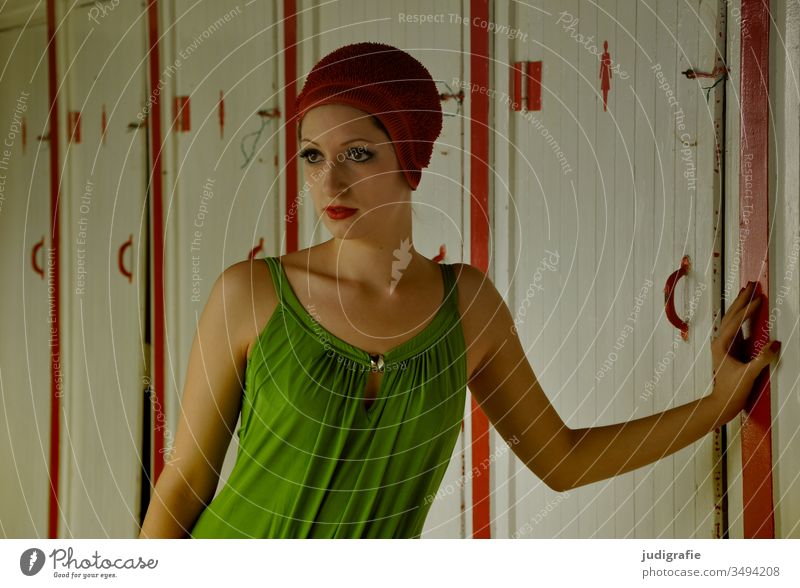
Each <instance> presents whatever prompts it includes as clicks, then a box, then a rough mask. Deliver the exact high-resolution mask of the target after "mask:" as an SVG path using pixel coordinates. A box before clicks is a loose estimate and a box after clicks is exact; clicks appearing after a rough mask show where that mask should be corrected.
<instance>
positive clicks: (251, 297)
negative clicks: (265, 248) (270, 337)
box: [209, 258, 278, 357]
mask: <svg viewBox="0 0 800 588" xmlns="http://www.w3.org/2000/svg"><path fill="white" fill-rule="evenodd" d="M213 299H216V301H213ZM211 303H214V304H217V305H220V306H221V307H222V308H224V311H225V316H226V317H227V320H228V324H229V325H230V331H229V332H230V333H231V340H232V341H235V343H236V344H237V346H239V347H240V348H241V349H243V350H245V352H246V357H249V356H250V347H251V345H252V343H253V342H254V340H255V339H256V338H257V337H258V335H259V334H260V333H261V331H262V330H263V329H264V327H265V326H266V325H267V322H268V321H269V317H270V316H271V315H272V312H273V311H274V310H275V307H276V306H277V304H278V297H277V294H276V292H275V289H274V287H273V285H272V278H271V276H270V273H269V267H268V266H267V263H266V262H265V261H264V259H263V258H258V259H246V260H243V261H238V262H236V263H233V264H231V265H229V266H228V267H227V268H225V270H224V271H223V272H222V273H221V274H220V275H219V277H218V278H217V280H216V282H215V284H214V287H213V289H212V293H211V295H210V297H209V304H211Z"/></svg>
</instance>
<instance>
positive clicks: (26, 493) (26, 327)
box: [0, 14, 53, 538]
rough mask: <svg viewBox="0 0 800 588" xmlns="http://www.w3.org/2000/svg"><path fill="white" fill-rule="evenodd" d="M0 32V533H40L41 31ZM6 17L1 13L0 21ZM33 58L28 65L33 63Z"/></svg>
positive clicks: (45, 388)
mask: <svg viewBox="0 0 800 588" xmlns="http://www.w3.org/2000/svg"><path fill="white" fill-rule="evenodd" d="M25 16H26V18H25V19H24V20H22V22H19V23H15V26H10V25H9V28H5V27H3V28H4V30H2V31H0V55H2V56H4V59H1V60H0V87H2V91H1V92H0V116H1V117H2V125H1V126H0V238H2V247H0V272H2V275H3V276H5V277H6V281H5V288H4V293H3V294H4V295H3V303H2V304H0V325H2V337H0V399H1V400H2V402H0V438H2V439H3V442H2V443H0V468H2V471H3V472H4V476H3V482H2V483H0V537H5V538H14V537H47V536H48V503H49V498H50V473H49V472H50V395H51V390H50V327H51V324H50V323H49V322H48V320H47V319H48V317H49V316H51V315H50V314H49V312H50V310H51V309H52V307H51V305H50V302H52V297H51V296H49V295H48V271H50V272H51V273H52V258H51V255H50V253H51V252H52V250H53V249H52V232H51V231H50V150H49V144H48V142H47V141H46V140H43V139H42V137H43V136H46V135H47V133H48V122H47V120H48V119H47V117H48V107H49V97H48V90H47V67H46V62H47V60H46V54H47V30H46V28H45V25H44V20H43V15H40V16H39V18H36V19H35V21H34V22H32V23H28V24H27V26H26V25H25V21H26V20H27V14H26V15H25ZM0 23H2V24H3V25H8V24H9V23H7V22H6V21H5V20H2V21H0ZM37 65H38V67H37Z"/></svg>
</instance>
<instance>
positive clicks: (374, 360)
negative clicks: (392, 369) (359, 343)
mask: <svg viewBox="0 0 800 588" xmlns="http://www.w3.org/2000/svg"><path fill="white" fill-rule="evenodd" d="M369 363H370V367H371V368H372V371H373V372H382V371H383V365H384V364H383V354H382V353H375V354H373V353H370V354H369Z"/></svg>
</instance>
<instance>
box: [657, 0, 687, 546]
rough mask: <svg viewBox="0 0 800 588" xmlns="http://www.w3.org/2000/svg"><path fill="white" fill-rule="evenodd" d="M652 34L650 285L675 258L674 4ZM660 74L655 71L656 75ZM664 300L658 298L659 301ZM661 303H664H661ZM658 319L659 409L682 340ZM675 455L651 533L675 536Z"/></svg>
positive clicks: (666, 399)
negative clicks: (654, 44)
mask: <svg viewBox="0 0 800 588" xmlns="http://www.w3.org/2000/svg"><path fill="white" fill-rule="evenodd" d="M656 6H657V8H656V9H657V17H658V19H659V26H658V30H657V31H656V36H657V53H656V56H657V62H656V64H655V65H656V66H658V69H657V70H656V83H657V85H658V86H659V89H658V90H657V98H656V108H655V115H654V116H655V131H656V191H655V201H656V209H655V224H654V232H655V238H656V256H657V257H656V263H655V268H656V271H655V277H656V279H655V285H654V286H655V287H656V288H659V289H662V288H663V284H664V281H665V280H666V278H667V276H669V275H670V274H671V273H672V272H673V271H675V269H677V267H678V266H677V262H676V260H675V253H674V250H673V240H674V239H673V227H674V226H675V218H674V215H675V206H674V194H675V159H676V149H677V144H676V139H675V122H674V120H673V117H674V114H673V107H672V106H671V105H670V104H669V102H668V98H667V95H666V88H669V89H671V90H672V92H677V78H676V76H677V63H676V55H675V46H676V36H675V32H676V31H677V21H678V14H677V6H676V5H675V4H672V3H659V4H657V5H656ZM659 74H660V75H659ZM662 304H663V302H662ZM662 309H663V306H662ZM656 316H657V317H658V321H657V323H656V332H655V370H654V372H655V373H656V374H658V385H657V386H656V389H655V396H654V399H653V400H654V406H653V408H654V410H655V412H662V411H664V410H666V409H668V408H671V407H672V406H673V405H674V402H673V398H672V395H673V394H672V391H673V390H674V385H675V381H674V373H675V367H674V357H675V353H676V349H677V347H678V346H679V345H681V344H682V341H681V338H680V334H679V333H677V331H676V330H675V328H674V327H673V326H672V325H671V324H669V322H668V321H667V320H666V318H665V316H664V314H663V310H662V312H661V313H660V314H656ZM673 462H674V455H669V456H667V457H665V458H663V459H661V460H659V461H658V462H657V463H656V465H655V472H654V482H655V489H656V493H655V497H654V498H655V513H654V514H655V537H659V538H661V537H668V538H671V537H674V536H675V535H674V531H673V515H674V508H673V503H674V481H675V471H674V469H673Z"/></svg>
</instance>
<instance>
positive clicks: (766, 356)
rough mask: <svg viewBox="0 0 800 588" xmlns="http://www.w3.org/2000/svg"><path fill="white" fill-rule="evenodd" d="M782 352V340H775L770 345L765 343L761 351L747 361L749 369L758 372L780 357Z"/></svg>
mask: <svg viewBox="0 0 800 588" xmlns="http://www.w3.org/2000/svg"><path fill="white" fill-rule="evenodd" d="M780 352H781V342H780V341H773V342H772V343H771V344H769V345H764V347H763V348H762V349H761V352H760V353H759V354H758V355H757V356H755V357H754V358H753V359H751V360H750V361H749V362H748V363H747V369H748V370H753V371H754V372H755V374H758V373H759V372H760V371H761V370H763V369H764V368H765V367H767V366H768V365H769V364H770V363H772V361H773V360H776V359H778V356H779V355H780Z"/></svg>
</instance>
